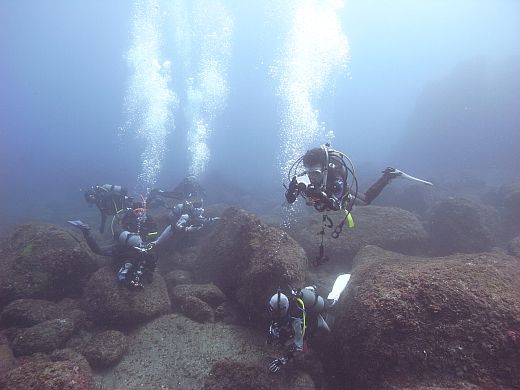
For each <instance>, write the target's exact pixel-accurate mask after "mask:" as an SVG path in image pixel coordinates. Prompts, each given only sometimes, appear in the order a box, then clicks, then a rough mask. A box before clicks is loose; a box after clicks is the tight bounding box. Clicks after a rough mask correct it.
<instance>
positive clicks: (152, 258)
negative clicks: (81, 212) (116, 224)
mask: <svg viewBox="0 0 520 390" xmlns="http://www.w3.org/2000/svg"><path fill="white" fill-rule="evenodd" d="M68 222H69V223H70V224H71V225H73V226H75V227H77V228H79V229H81V233H82V234H83V237H85V240H86V241H87V244H88V246H89V247H90V249H91V250H92V252H94V253H96V254H98V255H101V256H109V257H112V260H113V262H114V264H115V266H116V267H117V269H118V270H119V271H118V273H117V280H118V282H119V283H121V284H124V285H125V286H126V287H128V288H132V289H133V288H138V289H140V288H143V283H142V278H143V276H144V277H146V279H147V281H148V282H151V281H152V280H153V272H154V271H155V266H156V264H157V253H156V251H155V249H154V248H155V245H154V243H146V241H144V240H143V239H142V237H141V234H143V232H140V233H141V234H140V233H139V232H137V233H132V232H129V231H127V230H124V231H122V232H117V233H115V234H114V238H115V240H116V241H115V242H114V243H113V244H111V245H107V246H102V247H100V246H99V245H98V243H97V242H96V241H95V240H94V237H92V234H91V233H90V227H89V226H88V225H87V224H86V223H84V222H82V221H68ZM145 236H146V234H145Z"/></svg>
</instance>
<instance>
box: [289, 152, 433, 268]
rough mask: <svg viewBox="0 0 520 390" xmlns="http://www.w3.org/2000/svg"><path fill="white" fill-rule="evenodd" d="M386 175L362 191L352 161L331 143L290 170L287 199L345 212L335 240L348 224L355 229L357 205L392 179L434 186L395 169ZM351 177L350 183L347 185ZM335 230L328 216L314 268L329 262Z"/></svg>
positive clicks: (303, 157) (320, 233)
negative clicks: (328, 237) (327, 240)
mask: <svg viewBox="0 0 520 390" xmlns="http://www.w3.org/2000/svg"><path fill="white" fill-rule="evenodd" d="M347 163H348V164H347ZM382 173H383V175H382V176H381V177H380V178H379V179H378V180H377V181H376V182H375V183H374V184H373V185H372V186H371V187H370V188H369V189H368V190H367V191H366V192H365V193H363V192H360V191H359V190H358V183H357V178H356V174H355V171H354V165H353V164H352V161H351V160H350V158H349V157H348V156H347V155H346V154H344V153H343V152H340V151H338V150H335V149H332V148H331V147H330V145H329V144H328V143H327V144H324V145H321V146H320V147H319V148H313V149H310V150H308V151H307V152H306V153H305V154H304V155H303V156H301V157H300V158H298V159H297V160H296V161H295V162H294V163H293V165H292V166H291V167H290V168H289V172H288V180H289V186H288V187H287V186H285V184H284V187H285V188H286V192H285V198H286V199H287V202H289V203H294V202H295V201H296V199H297V198H298V196H299V195H301V196H302V197H303V198H304V199H305V202H306V203H307V204H308V205H312V206H314V208H315V209H316V210H317V211H319V212H327V211H338V210H343V211H344V212H345V217H344V219H343V220H342V221H341V222H340V223H339V224H337V226H336V227H335V228H334V231H333V232H332V237H333V238H338V237H339V235H340V234H341V232H342V230H343V227H344V225H345V223H346V222H348V226H349V227H354V221H353V219H352V215H351V213H350V212H351V210H352V207H353V206H354V204H362V205H369V204H370V203H372V201H373V200H374V199H375V198H376V197H377V196H379V194H380V193H381V191H383V189H384V188H385V187H386V186H387V185H388V183H390V181H391V180H392V179H394V178H396V177H402V178H405V179H409V180H413V181H416V182H420V183H423V184H427V185H433V184H432V183H430V182H428V181H425V180H422V179H418V178H416V177H413V176H411V175H408V174H406V173H404V172H402V171H400V170H398V169H395V168H392V167H388V168H386V169H385V170H384V171H383V172H382ZM349 176H350V183H348V182H347V181H348V179H349ZM332 227H333V223H332V220H331V219H330V218H329V217H328V216H327V215H326V214H324V215H323V221H322V229H321V231H320V232H318V235H321V244H320V246H319V255H318V256H317V257H316V260H315V261H314V262H313V263H314V265H320V264H322V263H324V262H326V261H328V257H327V256H325V255H324V249H323V236H324V235H325V228H332Z"/></svg>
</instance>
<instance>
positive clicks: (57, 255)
mask: <svg viewBox="0 0 520 390" xmlns="http://www.w3.org/2000/svg"><path fill="white" fill-rule="evenodd" d="M0 251H1V252H0V268H1V269H2V272H1V273H0V309H1V308H3V307H4V306H5V305H6V304H8V303H9V302H11V301H13V300H15V299H19V298H39V299H48V300H56V299H59V298H62V297H65V296H69V295H76V296H77V295H79V294H80V293H81V292H82V289H83V286H84V285H85V282H86V281H87V279H88V277H89V276H90V275H91V274H92V273H93V272H94V271H95V270H96V268H97V265H96V260H95V257H94V255H93V254H92V252H91V251H90V250H89V249H88V248H87V246H86V245H85V244H84V243H83V241H82V240H81V239H79V238H78V237H76V236H75V235H73V234H71V233H70V232H69V231H67V230H64V229H62V228H60V227H58V226H54V225H49V224H42V223H31V224H25V225H20V226H19V227H18V228H17V229H16V230H15V231H14V233H13V234H12V235H11V236H10V237H8V239H7V240H6V241H4V243H3V245H2V247H1V248H0Z"/></svg>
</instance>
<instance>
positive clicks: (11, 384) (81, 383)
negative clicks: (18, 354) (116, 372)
mask: <svg viewBox="0 0 520 390" xmlns="http://www.w3.org/2000/svg"><path fill="white" fill-rule="evenodd" d="M0 389H9V390H57V389H62V390H95V389H96V386H95V382H94V379H93V378H92V374H91V372H90V370H88V369H86V368H84V366H83V365H82V364H81V363H78V361H76V360H60V358H58V357H54V356H46V355H41V354H36V355H34V356H33V357H30V358H26V359H25V360H21V361H20V364H19V366H18V367H16V368H15V369H12V370H10V371H9V372H7V374H6V375H5V376H3V377H0Z"/></svg>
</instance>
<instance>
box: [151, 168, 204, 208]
mask: <svg viewBox="0 0 520 390" xmlns="http://www.w3.org/2000/svg"><path fill="white" fill-rule="evenodd" d="M205 196H206V191H205V190H204V188H203V187H202V186H201V185H200V183H199V182H198V181H197V178H196V177H195V176H193V175H190V176H188V177H186V178H184V179H183V180H182V181H181V182H180V183H179V184H178V185H177V186H176V187H175V188H174V189H173V190H172V191H164V190H159V189H157V188H154V189H152V190H151V191H150V194H149V195H148V198H147V199H146V203H147V204H148V206H149V207H150V208H155V207H159V206H163V207H167V204H166V202H165V200H164V199H163V198H166V199H173V200H174V202H176V203H174V205H176V204H177V203H178V202H182V201H183V200H186V199H191V198H197V199H202V198H204V197H205Z"/></svg>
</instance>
